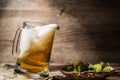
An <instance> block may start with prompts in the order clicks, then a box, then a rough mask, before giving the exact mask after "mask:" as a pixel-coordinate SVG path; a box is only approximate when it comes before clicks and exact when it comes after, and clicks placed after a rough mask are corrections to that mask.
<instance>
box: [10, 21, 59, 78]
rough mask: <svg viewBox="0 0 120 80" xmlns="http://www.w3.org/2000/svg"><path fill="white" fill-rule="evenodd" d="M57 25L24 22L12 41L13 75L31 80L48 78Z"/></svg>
mask: <svg viewBox="0 0 120 80" xmlns="http://www.w3.org/2000/svg"><path fill="white" fill-rule="evenodd" d="M58 29H59V26H58V25H57V24H48V25H44V24H40V23H38V22H24V23H23V27H21V28H18V29H17V31H16V34H15V38H14V41H13V47H12V53H13V55H17V56H16V59H17V61H16V65H15V69H14V73H15V74H21V75H25V76H27V77H32V78H45V77H48V76H49V64H50V57H51V51H52V44H53V39H54V34H55V30H58Z"/></svg>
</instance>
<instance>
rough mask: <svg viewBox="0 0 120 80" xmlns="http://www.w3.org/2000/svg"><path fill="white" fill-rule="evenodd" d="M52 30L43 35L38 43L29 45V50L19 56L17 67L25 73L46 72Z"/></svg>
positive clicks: (52, 35) (50, 48)
mask: <svg viewBox="0 0 120 80" xmlns="http://www.w3.org/2000/svg"><path fill="white" fill-rule="evenodd" d="M53 38H54V30H50V31H49V32H47V33H46V34H44V35H43V36H42V37H40V39H39V40H38V41H35V42H33V43H31V46H30V49H29V50H28V51H26V52H25V53H24V54H22V55H19V56H18V59H17V65H18V66H19V67H20V68H22V69H24V70H25V72H26V73H41V72H42V73H44V72H46V71H48V67H49V62H50V56H51V50H52V44H53Z"/></svg>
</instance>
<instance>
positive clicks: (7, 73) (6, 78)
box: [0, 63, 120, 80]
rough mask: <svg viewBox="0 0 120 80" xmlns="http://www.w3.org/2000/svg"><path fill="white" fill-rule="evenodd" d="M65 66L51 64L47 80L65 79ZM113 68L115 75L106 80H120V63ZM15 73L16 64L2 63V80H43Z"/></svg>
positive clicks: (0, 79) (0, 72) (0, 66)
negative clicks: (54, 79)
mask: <svg viewBox="0 0 120 80" xmlns="http://www.w3.org/2000/svg"><path fill="white" fill-rule="evenodd" d="M63 66H64V65H62V64H56V63H54V64H51V68H50V69H51V71H50V78H49V79H47V80H53V79H52V78H53V76H54V77H57V76H59V77H65V75H63V74H62V73H61V72H60V68H61V67H63ZM112 66H113V67H114V68H115V69H116V71H115V75H113V76H111V77H108V78H107V79H106V80H120V63H117V64H115V63H114V64H113V63H112ZM13 71H14V63H0V80H41V79H27V78H25V77H23V76H20V75H18V76H15V75H14V74H13ZM65 78H66V77H65ZM42 80H43V79H42ZM57 80H59V79H57ZM62 80H66V79H64V78H62ZM69 80H71V79H69Z"/></svg>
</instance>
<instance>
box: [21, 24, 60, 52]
mask: <svg viewBox="0 0 120 80" xmlns="http://www.w3.org/2000/svg"><path fill="white" fill-rule="evenodd" d="M57 29H59V26H58V25H57V24H48V25H43V26H36V27H35V28H25V29H22V33H21V42H20V54H23V53H25V52H26V51H27V50H28V49H29V48H30V46H31V44H32V43H33V42H35V41H37V40H38V39H39V38H40V37H42V36H44V35H45V34H46V33H47V32H48V31H50V30H57Z"/></svg>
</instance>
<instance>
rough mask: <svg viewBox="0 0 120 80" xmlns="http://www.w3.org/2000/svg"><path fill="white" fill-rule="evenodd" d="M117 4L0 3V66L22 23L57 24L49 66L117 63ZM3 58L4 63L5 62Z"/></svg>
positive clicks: (92, 0)
mask: <svg viewBox="0 0 120 80" xmlns="http://www.w3.org/2000/svg"><path fill="white" fill-rule="evenodd" d="M119 3H120V1H119V0H114V1H113V0H100V1H99V0H34V1H33V0H0V62H14V61H15V59H14V58H13V57H12V55H11V48H12V41H13V37H14V34H15V31H16V29H17V28H18V27H20V26H22V22H23V21H33V22H41V23H57V24H59V25H60V30H59V31H56V35H55V40H54V45H53V51H52V57H51V61H52V62H58V63H73V62H75V61H77V60H82V61H87V62H93V63H95V62H98V61H101V60H103V61H106V62H120V59H119V58H120V53H119V52H120V36H119V33H120V15H119V14H120V11H119V9H120V5H119ZM6 58H7V59H6Z"/></svg>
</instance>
